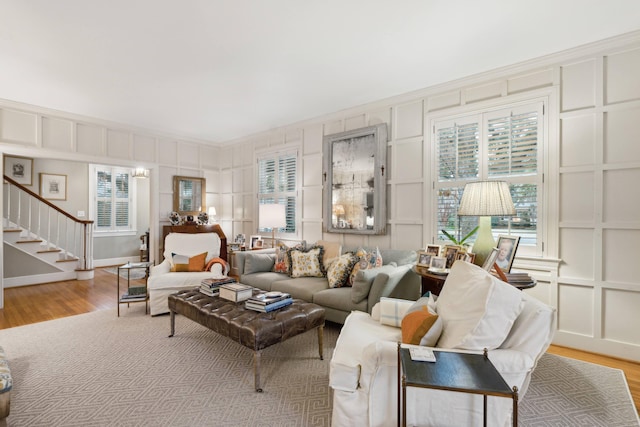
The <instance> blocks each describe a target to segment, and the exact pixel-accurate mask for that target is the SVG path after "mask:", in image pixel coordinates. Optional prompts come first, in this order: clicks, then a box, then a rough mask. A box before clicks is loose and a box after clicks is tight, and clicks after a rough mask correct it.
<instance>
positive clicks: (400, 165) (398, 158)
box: [392, 137, 424, 181]
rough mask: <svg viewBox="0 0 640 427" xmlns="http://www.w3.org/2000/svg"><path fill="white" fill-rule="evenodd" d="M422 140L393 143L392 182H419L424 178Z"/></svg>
mask: <svg viewBox="0 0 640 427" xmlns="http://www.w3.org/2000/svg"><path fill="white" fill-rule="evenodd" d="M422 147H423V142H422V138H421V137H420V138H414V139H412V140H408V141H402V142H396V143H395V154H396V155H395V156H394V168H393V171H394V173H393V175H392V176H393V180H394V181H406V180H419V179H422V178H423V176H424V170H423V167H424V161H423V153H422Z"/></svg>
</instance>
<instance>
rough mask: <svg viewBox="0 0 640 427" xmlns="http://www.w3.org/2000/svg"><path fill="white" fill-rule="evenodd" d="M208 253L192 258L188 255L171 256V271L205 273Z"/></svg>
mask: <svg viewBox="0 0 640 427" xmlns="http://www.w3.org/2000/svg"><path fill="white" fill-rule="evenodd" d="M206 259H207V252H203V253H201V254H198V255H194V256H192V257H190V256H188V255H180V254H174V253H172V254H171V271H204V261H205V260H206Z"/></svg>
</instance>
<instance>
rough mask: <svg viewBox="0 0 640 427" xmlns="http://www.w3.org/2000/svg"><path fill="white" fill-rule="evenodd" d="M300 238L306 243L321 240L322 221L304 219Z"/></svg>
mask: <svg viewBox="0 0 640 427" xmlns="http://www.w3.org/2000/svg"><path fill="white" fill-rule="evenodd" d="M301 240H306V241H307V245H309V244H311V243H315V242H317V241H318V240H322V222H317V221H304V222H303V223H302V238H301Z"/></svg>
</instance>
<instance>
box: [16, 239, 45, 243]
mask: <svg viewBox="0 0 640 427" xmlns="http://www.w3.org/2000/svg"><path fill="white" fill-rule="evenodd" d="M16 243H42V240H37V239H35V240H18V241H16Z"/></svg>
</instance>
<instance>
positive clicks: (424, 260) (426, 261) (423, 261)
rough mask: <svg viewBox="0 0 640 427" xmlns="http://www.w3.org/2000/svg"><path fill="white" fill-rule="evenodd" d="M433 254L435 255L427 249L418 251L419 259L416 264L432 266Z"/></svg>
mask: <svg viewBox="0 0 640 427" xmlns="http://www.w3.org/2000/svg"><path fill="white" fill-rule="evenodd" d="M432 256H433V255H431V254H430V253H428V252H427V251H418V261H417V263H416V264H417V265H418V267H426V268H429V267H430V266H431V257H432Z"/></svg>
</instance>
